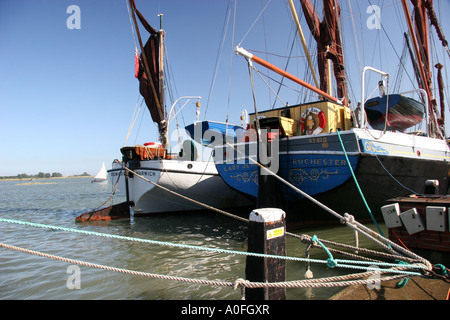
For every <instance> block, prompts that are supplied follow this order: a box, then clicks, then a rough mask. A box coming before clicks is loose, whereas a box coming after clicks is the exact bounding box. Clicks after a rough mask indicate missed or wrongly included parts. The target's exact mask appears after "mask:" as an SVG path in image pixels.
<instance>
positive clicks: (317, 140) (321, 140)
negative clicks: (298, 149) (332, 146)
mask: <svg viewBox="0 0 450 320" xmlns="http://www.w3.org/2000/svg"><path fill="white" fill-rule="evenodd" d="M308 142H309V143H321V144H322V148H328V139H327V137H321V138H319V137H318V138H309V139H308Z"/></svg>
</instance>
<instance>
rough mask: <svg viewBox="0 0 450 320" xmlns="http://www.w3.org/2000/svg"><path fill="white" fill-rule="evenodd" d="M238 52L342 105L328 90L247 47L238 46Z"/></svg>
mask: <svg viewBox="0 0 450 320" xmlns="http://www.w3.org/2000/svg"><path fill="white" fill-rule="evenodd" d="M236 53H238V54H240V55H241V56H243V57H245V58H247V59H250V60H252V61H254V62H256V63H257V64H260V65H262V66H263V67H266V68H268V69H270V70H272V71H274V72H276V73H278V74H279V75H282V76H283V77H286V78H288V79H289V80H292V81H294V82H295V83H298V84H299V85H302V86H304V87H305V88H307V89H309V90H311V91H314V92H316V93H318V94H320V95H321V96H323V97H324V98H327V99H329V100H331V101H333V102H335V103H338V104H341V105H342V102H341V101H339V100H338V99H336V98H335V97H332V96H330V95H329V94H328V93H326V92H324V91H322V90H320V89H318V88H316V87H314V86H312V85H310V84H309V83H307V82H305V81H303V80H301V79H299V78H297V77H295V76H293V75H292V74H290V73H288V72H286V71H284V70H283V69H280V68H278V67H277V66H274V65H273V64H271V63H269V62H267V61H265V60H263V59H261V58H259V57H257V56H255V55H254V54H251V53H250V52H248V51H247V50H245V49H243V48H241V47H236Z"/></svg>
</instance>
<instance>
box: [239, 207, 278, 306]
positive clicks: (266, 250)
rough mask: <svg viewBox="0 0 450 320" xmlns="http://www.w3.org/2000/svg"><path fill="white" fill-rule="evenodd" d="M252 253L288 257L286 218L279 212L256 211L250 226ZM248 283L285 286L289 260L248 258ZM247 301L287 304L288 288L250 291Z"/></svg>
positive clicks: (273, 209) (249, 235)
mask: <svg viewBox="0 0 450 320" xmlns="http://www.w3.org/2000/svg"><path fill="white" fill-rule="evenodd" d="M248 252H254V253H263V254H268V255H278V256H285V255H286V214H285V213H284V211H283V210H281V209H277V208H262V209H255V210H253V211H252V212H251V213H250V219H249V225H248ZM245 276H246V279H247V280H249V281H251V282H282V281H285V280H286V260H285V259H277V258H266V257H253V256H248V257H247V261H246V266H245ZM245 297H246V299H247V300H285V299H286V288H284V287H282V288H274V287H267V288H256V289H250V288H247V289H246V291H245Z"/></svg>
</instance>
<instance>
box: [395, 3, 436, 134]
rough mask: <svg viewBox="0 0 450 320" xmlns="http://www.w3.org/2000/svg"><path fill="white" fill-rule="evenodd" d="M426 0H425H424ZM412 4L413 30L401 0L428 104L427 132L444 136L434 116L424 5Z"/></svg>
mask: <svg viewBox="0 0 450 320" xmlns="http://www.w3.org/2000/svg"><path fill="white" fill-rule="evenodd" d="M425 1H426V0H425ZM411 2H412V4H413V6H414V13H415V15H414V16H415V24H416V30H417V32H415V30H414V28H413V24H412V20H411V16H410V14H409V10H408V5H407V3H406V0H402V6H403V11H404V14H405V18H406V23H407V25H408V29H409V33H410V35H411V40H412V43H413V49H414V54H415V56H416V61H417V62H418V68H419V74H420V78H421V81H420V82H421V83H420V84H419V86H420V87H421V88H422V89H424V90H425V92H426V93H427V97H428V101H429V103H428V106H429V112H428V114H429V116H430V119H429V121H428V133H429V135H430V136H432V137H435V138H442V139H443V138H444V134H443V131H442V130H441V128H440V127H439V125H438V120H437V117H436V111H435V108H436V100H435V99H434V97H433V93H432V90H431V68H430V60H429V59H430V57H429V46H428V26H427V23H426V21H425V17H426V7H425V4H424V1H423V0H411Z"/></svg>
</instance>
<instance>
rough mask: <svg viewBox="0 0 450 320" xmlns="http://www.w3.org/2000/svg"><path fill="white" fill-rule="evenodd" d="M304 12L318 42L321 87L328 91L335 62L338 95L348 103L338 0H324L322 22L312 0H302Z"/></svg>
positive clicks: (345, 103) (334, 69)
mask: <svg viewBox="0 0 450 320" xmlns="http://www.w3.org/2000/svg"><path fill="white" fill-rule="evenodd" d="M300 3H301V5H302V9H303V13H304V15H305V18H306V22H307V24H308V27H309V29H310V30H311V34H312V35H313V37H314V39H315V40H316V42H317V59H318V69H319V77H320V89H321V90H322V91H325V92H326V91H328V83H329V78H330V76H329V75H328V72H329V71H331V70H330V69H331V66H330V65H329V64H328V61H329V60H331V61H332V62H333V73H334V77H335V79H336V84H337V95H338V97H339V99H342V100H343V104H344V105H347V104H348V91H347V83H346V82H347V81H346V78H345V68H344V54H343V48H342V43H341V34H340V32H341V31H340V23H339V17H340V10H341V9H340V7H339V5H338V3H337V1H336V0H323V11H324V19H323V21H322V22H320V19H319V17H318V15H317V13H316V12H315V10H314V7H313V5H312V4H311V1H310V0H300Z"/></svg>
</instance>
